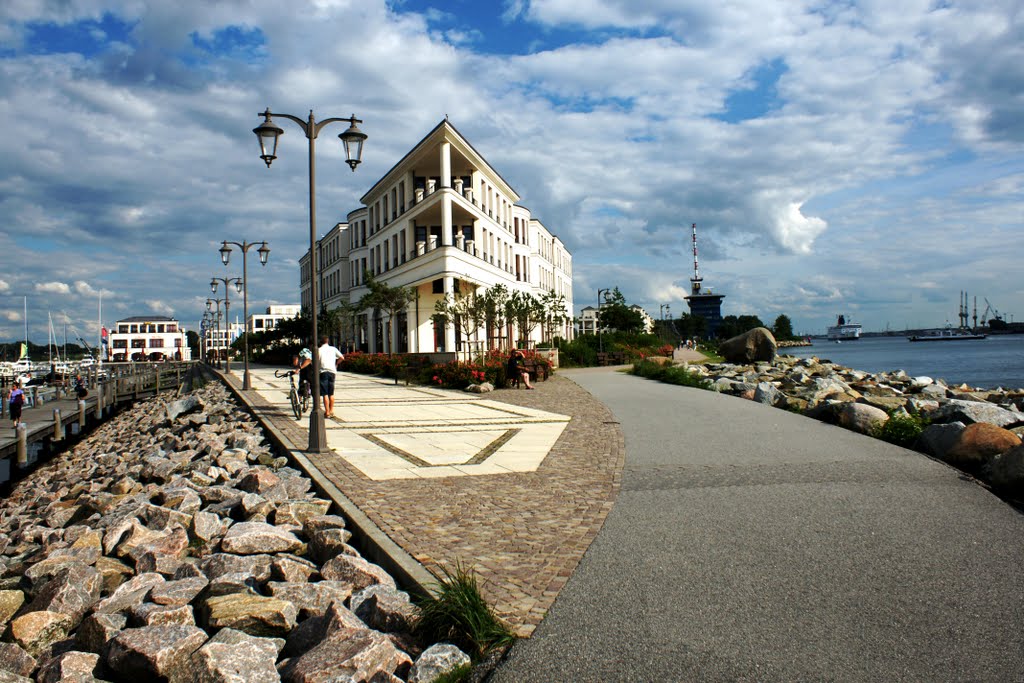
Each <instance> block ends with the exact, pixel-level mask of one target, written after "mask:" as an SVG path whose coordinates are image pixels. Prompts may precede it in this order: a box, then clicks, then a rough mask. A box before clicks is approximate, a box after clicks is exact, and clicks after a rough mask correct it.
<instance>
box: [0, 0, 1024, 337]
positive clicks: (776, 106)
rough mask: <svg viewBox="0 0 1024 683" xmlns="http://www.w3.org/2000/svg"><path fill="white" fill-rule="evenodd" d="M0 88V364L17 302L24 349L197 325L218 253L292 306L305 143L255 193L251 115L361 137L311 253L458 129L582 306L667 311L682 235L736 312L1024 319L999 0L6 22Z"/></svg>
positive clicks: (682, 278)
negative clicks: (402, 169)
mask: <svg viewBox="0 0 1024 683" xmlns="http://www.w3.org/2000/svg"><path fill="white" fill-rule="evenodd" d="M0 94H2V97H0V114H2V115H3V116H2V119H3V121H4V122H5V133H6V135H5V142H6V144H7V150H6V154H4V155H3V157H2V158H0V207H2V209H3V215H4V216H5V219H6V221H5V229H4V230H2V231H0V340H3V341H9V340H15V339H20V338H21V337H22V335H23V332H22V330H23V325H24V321H23V319H22V301H23V297H27V298H28V309H29V320H28V325H29V334H30V336H31V337H32V338H33V339H34V340H36V341H40V342H42V341H45V339H46V336H47V314H48V313H50V314H51V315H52V316H53V317H54V320H55V321H56V324H57V325H58V327H62V323H63V322H64V321H65V320H66V321H67V322H68V323H69V325H70V327H71V329H73V330H77V331H79V332H81V334H83V335H84V336H86V337H87V338H90V339H94V338H95V334H96V325H97V322H96V318H97V308H98V304H99V300H100V297H101V296H102V299H103V321H104V323H106V324H111V323H112V322H113V321H114V320H116V319H117V318H119V317H125V316H129V315H147V314H163V315H173V316H175V317H178V318H179V319H181V320H182V321H184V322H185V324H186V325H190V326H194V325H196V324H197V321H198V319H199V317H200V316H201V314H202V311H203V309H204V304H205V300H206V297H207V296H208V293H209V284H208V283H209V281H210V278H211V276H218V277H224V276H236V275H238V274H240V264H239V263H238V260H237V258H236V259H235V261H233V263H232V265H231V267H229V268H225V267H224V266H222V265H221V264H220V261H219V257H218V254H217V247H218V245H219V243H220V241H221V240H223V239H229V240H235V241H242V240H249V241H253V240H262V239H266V240H267V241H268V243H269V245H270V247H271V250H272V252H271V257H270V263H269V264H268V265H267V267H265V268H261V267H259V266H258V265H256V264H255V259H253V260H254V263H253V264H250V266H252V267H251V268H250V274H249V275H250V277H249V280H250V284H249V294H250V308H251V309H256V310H258V309H261V308H263V307H265V306H266V305H268V304H270V303H289V302H294V301H297V299H298V268H297V260H298V258H299V257H300V256H301V254H302V253H303V251H304V249H305V245H306V243H307V240H308V233H307V227H306V226H307V224H306V210H307V207H306V182H307V181H306V169H305V154H304V152H305V149H304V145H303V144H301V143H302V142H303V141H302V139H301V136H300V134H299V132H298V130H297V129H295V130H292V131H289V132H288V134H287V135H286V137H285V138H283V139H282V143H281V149H280V152H279V160H278V161H277V162H275V164H274V166H273V168H272V169H271V170H269V171H268V170H267V169H266V167H265V166H264V165H263V163H262V162H261V161H260V160H259V158H258V154H257V147H256V141H255V139H254V136H253V135H252V133H251V129H252V128H253V127H254V126H255V125H257V123H258V122H259V119H258V117H257V116H256V114H257V112H258V111H261V110H263V109H264V108H265V107H267V106H270V107H272V108H273V109H274V110H275V111H285V112H290V113H293V114H297V115H304V114H305V113H306V112H308V111H309V110H310V109H314V110H315V112H316V113H317V115H318V117H321V118H323V117H327V116H347V115H348V114H350V113H353V112H354V113H356V115H357V116H359V117H360V118H362V119H363V120H364V124H363V126H362V128H363V129H364V131H365V132H366V133H367V134H368V135H369V136H370V137H369V140H368V141H367V144H366V149H365V153H364V163H363V164H362V166H360V167H359V169H358V171H357V172H356V173H354V174H353V173H351V172H349V171H348V169H347V167H345V166H344V164H343V160H342V159H341V150H340V145H338V146H330V145H326V144H323V145H321V146H320V148H319V150H318V151H319V158H318V188H317V189H318V195H317V198H318V213H319V220H320V227H321V229H322V230H326V229H328V228H329V227H330V226H331V225H333V223H334V222H336V221H338V220H341V219H342V218H343V217H344V216H345V214H346V213H347V212H348V211H350V210H352V209H353V208H355V207H356V206H357V205H358V197H359V196H361V195H362V194H363V193H364V192H365V191H366V190H367V189H368V188H369V187H370V186H371V185H372V184H373V183H374V181H375V180H377V179H378V178H379V177H380V176H381V175H382V174H383V173H384V172H386V171H387V169H389V168H390V167H391V166H392V165H393V164H394V163H395V162H396V161H397V160H398V159H400V158H401V157H402V155H403V154H404V153H405V152H406V151H408V149H409V148H410V147H411V146H412V145H413V144H415V143H416V142H417V141H418V140H420V139H421V138H422V136H423V135H424V134H425V133H426V132H427V131H429V130H430V129H431V128H433V126H434V125H436V124H437V122H438V121H439V120H441V119H442V118H443V117H444V116H446V115H447V116H449V118H450V120H451V121H452V122H453V123H454V124H455V125H456V127H457V128H458V129H459V130H460V131H461V132H462V133H463V134H465V135H466V136H467V138H469V140H470V141H471V142H472V143H473V145H474V146H475V147H476V148H477V149H478V150H479V151H480V152H481V153H482V154H483V155H484V156H485V157H486V158H487V159H488V161H490V162H491V164H492V165H493V166H494V167H495V168H497V169H498V171H499V172H500V173H501V174H502V176H503V177H505V178H506V179H507V180H508V181H509V182H510V183H511V184H512V186H513V187H515V188H516V190H517V191H518V192H519V194H520V195H521V196H522V197H523V204H525V205H526V206H528V207H529V208H530V209H531V210H532V211H533V213H534V215H535V216H536V217H538V218H540V220H542V221H543V222H544V224H545V225H546V226H548V227H549V228H550V229H551V230H552V231H553V232H555V233H556V234H558V235H559V237H561V239H562V240H563V241H564V242H565V244H566V245H567V246H568V248H569V249H570V250H571V251H572V253H573V256H574V275H575V279H574V294H575V300H576V307H577V309H578V308H580V307H582V306H584V305H588V304H591V303H592V302H593V301H594V300H595V298H596V292H597V289H598V288H604V287H616V286H617V287H619V288H620V290H621V291H622V292H623V293H624V294H625V296H626V298H627V300H628V301H629V302H630V303H638V304H640V305H642V306H644V307H645V308H646V309H647V310H648V312H649V313H651V314H652V315H654V316H655V317H657V315H658V311H659V308H660V306H661V305H663V304H669V305H670V306H671V310H672V311H673V312H675V313H679V312H681V311H684V310H686V309H685V302H684V301H683V296H685V294H686V293H687V289H688V284H689V283H688V278H689V277H690V275H691V269H692V263H691V258H690V253H689V226H690V224H691V223H697V224H698V227H699V231H700V240H701V241H700V252H701V274H702V275H703V276H704V277H705V283H706V284H709V285H710V286H712V287H713V288H714V289H715V291H719V292H723V293H725V294H726V299H725V302H724V306H723V312H724V313H726V314H730V313H731V314H737V315H740V314H756V315H759V316H761V318H762V319H764V320H765V321H766V322H771V321H772V320H774V318H775V317H776V316H777V315H778V314H780V313H785V314H787V315H789V316H790V317H791V318H792V320H793V322H794V326H795V327H796V329H797V330H798V331H806V332H822V331H823V330H824V328H825V326H826V325H828V324H830V323H831V322H832V321H833V320H834V318H835V316H836V315H837V314H839V313H845V314H846V315H847V317H848V318H853V319H855V320H857V321H860V322H862V323H863V324H864V325H865V327H866V328H867V329H876V330H877V329H885V328H886V327H887V326H889V327H891V328H896V329H899V328H902V327H904V326H911V327H917V326H927V325H940V324H942V323H944V322H945V321H946V320H950V321H955V320H956V313H957V303H958V296H959V292H960V290H962V289H966V290H968V292H969V293H970V294H971V295H972V297H973V296H974V295H977V296H978V297H979V301H982V299H983V297H987V298H988V299H989V300H990V301H991V302H992V303H993V304H994V305H995V306H996V307H997V308H998V309H999V310H1000V311H1002V312H1003V313H1005V314H1006V315H1007V316H1011V315H1013V316H1016V317H1015V319H1018V320H1019V319H1022V318H1024V306H1022V305H1021V301H1022V294H1024V268H1021V267H1020V266H1019V259H1020V252H1021V249H1020V247H1021V246H1022V241H1024V240H1022V236H1021V235H1022V227H1024V226H1022V220H1024V155H1022V152H1024V14H1022V11H1021V9H1020V5H1019V3H1018V2H1013V1H1010V0H995V1H985V2H982V1H978V2H942V3H938V2H933V1H931V0H921V1H918V0H908V1H905V2H901V3H881V2H849V1H844V2H837V3H828V2H825V3H822V2H819V1H817V0H815V1H814V2H810V1H808V2H799V1H797V2H764V1H763V0H734V1H732V2H729V3H706V2H696V1H694V2H689V1H685V0H506V1H505V2H495V3H480V2H471V1H469V0H450V1H448V2H444V3H438V2H430V1H429V0H392V1H391V2H378V1H370V0H320V1H318V2H315V3H302V2H296V3H292V4H291V5H288V6H287V9H285V8H284V6H282V5H281V4H280V3H271V2H262V1H260V0H257V1H255V2H253V1H245V0H223V1H221V2H216V3H209V2H187V1H186V2H179V3H139V2H136V1H134V0H132V1H129V0H123V1H114V0H69V1H68V2H62V3H51V2H44V1H43V0H21V1H19V2H14V3H4V4H3V6H2V7H0ZM326 139H332V140H333V136H330V137H329V138H326ZM235 303H240V302H235ZM982 307H983V306H982ZM236 310H237V311H238V312H239V313H240V306H233V307H232V311H233V312H235V311H236Z"/></svg>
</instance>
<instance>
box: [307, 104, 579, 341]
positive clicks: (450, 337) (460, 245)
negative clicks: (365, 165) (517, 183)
mask: <svg viewBox="0 0 1024 683" xmlns="http://www.w3.org/2000/svg"><path fill="white" fill-rule="evenodd" d="M519 200H520V197H519V195H518V194H517V193H516V191H515V190H514V189H512V187H511V186H510V185H509V184H508V183H507V182H506V180H505V179H504V178H502V177H501V175H500V174H499V173H498V172H497V171H496V170H494V169H493V168H492V167H491V166H490V164H489V163H488V162H487V161H486V160H485V159H484V158H483V157H482V156H481V155H480V153H479V152H477V151H476V149H474V148H473V146H472V145H471V144H470V143H469V141H468V140H466V139H465V138H464V137H463V136H462V134H461V133H459V131H457V130H456V129H455V127H454V126H452V125H451V123H449V122H448V120H447V119H445V120H443V121H441V122H440V123H439V124H438V125H437V126H436V127H435V128H434V129H433V130H432V131H430V132H429V133H428V134H427V135H426V137H424V138H423V139H422V140H421V141H420V142H419V143H417V144H416V146H415V147H413V148H412V150H410V151H409V153H408V154H406V155H405V156H404V157H403V158H402V159H401V160H400V161H399V162H398V163H397V164H395V165H394V166H393V167H392V168H391V170H389V171H388V172H387V173H386V174H385V175H384V176H383V177H382V178H380V179H379V180H378V181H377V182H376V183H375V184H374V185H373V187H371V188H370V190H369V191H368V192H367V193H366V194H365V195H363V197H362V198H361V202H362V204H363V206H362V207H360V208H358V209H356V210H354V211H352V212H350V213H349V214H348V216H347V221H346V222H344V223H338V224H336V225H335V226H334V227H333V228H332V229H331V230H330V231H329V232H328V233H327V234H326V235H324V236H323V237H322V238H321V239H320V240H319V241H318V242H317V245H316V250H317V253H316V255H315V256H316V258H317V272H318V275H319V278H318V282H317V288H318V290H319V292H318V294H319V299H320V301H321V302H322V303H323V305H325V306H326V307H327V308H336V307H338V306H339V305H340V304H342V303H343V302H344V303H356V302H358V301H359V300H360V298H361V297H362V296H363V295H365V294H367V293H368V292H369V288H368V287H367V285H366V276H367V275H370V276H372V277H374V278H375V279H376V280H377V281H378V282H382V283H384V284H387V285H389V286H391V287H412V288H413V289H414V290H415V291H416V299H415V300H414V301H413V302H412V303H411V304H410V305H409V306H408V307H407V308H406V309H405V310H404V311H402V312H401V313H400V314H399V315H397V316H395V318H396V319H395V320H389V319H388V316H387V313H385V312H382V311H373V310H365V311H359V312H357V313H356V314H355V320H354V322H355V325H354V328H355V339H352V340H339V341H341V342H342V343H343V344H344V345H348V344H351V345H353V346H355V347H356V348H359V349H362V350H366V351H376V352H380V351H385V350H394V351H397V352H413V353H427V352H433V351H459V350H465V349H468V348H469V344H468V342H470V341H475V340H481V341H480V342H479V343H484V342H482V340H483V339H485V338H486V337H487V336H488V331H486V330H483V329H482V328H481V329H480V330H476V331H468V332H466V331H465V330H462V329H461V326H458V325H455V324H453V322H452V321H449V322H448V323H447V324H442V323H440V322H439V321H435V318H434V304H435V303H436V302H437V301H439V300H443V299H444V298H445V296H446V295H455V294H466V293H468V292H476V293H481V294H482V293H483V292H484V291H486V290H487V289H489V288H491V287H493V286H495V285H499V284H500V285H504V286H505V288H506V289H507V290H508V291H509V292H510V293H511V292H516V291H520V292H527V293H529V294H532V295H534V296H536V297H538V298H539V297H541V296H543V295H545V294H547V293H549V292H551V291H554V292H555V293H556V294H557V295H561V296H563V297H564V301H565V308H564V311H563V312H562V313H563V315H564V319H565V322H564V323H562V324H560V325H558V326H556V328H555V329H553V330H551V329H545V326H544V325H537V327H536V328H535V329H533V330H532V331H531V332H530V334H529V340H528V343H533V344H535V343H537V342H541V341H546V340H545V339H544V336H545V334H546V333H547V332H549V331H550V333H551V334H552V335H553V336H558V337H563V338H566V339H570V338H572V324H571V315H572V313H571V312H572V310H573V302H572V256H571V255H570V253H569V251H568V250H567V249H566V248H565V245H563V244H562V242H561V240H560V239H559V238H558V237H557V236H555V235H554V234H552V233H551V232H550V231H549V230H548V229H547V228H546V227H544V225H543V224H542V223H541V222H540V221H539V220H537V219H536V218H534V217H533V216H532V215H531V213H530V210H529V209H527V208H526V207H524V206H521V205H519V204H518V203H517V202H519ZM299 286H300V292H301V301H302V305H303V306H306V307H310V305H311V296H310V294H311V287H310V253H309V252H308V251H307V252H306V254H305V255H304V256H303V257H302V258H301V259H300V261H299ZM489 332H490V335H492V337H491V342H492V344H495V345H503V344H505V343H507V342H508V341H509V340H512V341H517V340H519V339H520V337H521V336H525V335H522V334H520V332H519V331H518V330H515V329H514V324H510V325H508V326H507V328H505V329H502V330H491V331H489ZM464 333H465V334H466V336H467V337H468V338H465V339H464V338H462V335H463V334H464ZM386 340H389V341H390V343H386Z"/></svg>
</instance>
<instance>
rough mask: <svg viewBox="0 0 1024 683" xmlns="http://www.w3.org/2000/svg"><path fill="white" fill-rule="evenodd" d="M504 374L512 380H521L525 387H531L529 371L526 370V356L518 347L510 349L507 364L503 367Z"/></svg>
mask: <svg viewBox="0 0 1024 683" xmlns="http://www.w3.org/2000/svg"><path fill="white" fill-rule="evenodd" d="M505 375H506V377H508V379H510V380H511V381H513V382H517V383H519V382H521V383H523V384H525V385H526V388H527V389H533V385H532V384H530V373H529V372H528V371H527V370H526V356H524V355H523V352H522V351H520V350H519V349H512V353H511V355H509V357H508V366H507V367H506V368H505Z"/></svg>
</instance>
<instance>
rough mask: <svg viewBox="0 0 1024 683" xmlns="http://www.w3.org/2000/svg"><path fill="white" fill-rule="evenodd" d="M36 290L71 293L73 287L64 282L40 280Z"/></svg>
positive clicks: (50, 292) (51, 292)
mask: <svg viewBox="0 0 1024 683" xmlns="http://www.w3.org/2000/svg"><path fill="white" fill-rule="evenodd" d="M35 289H36V291H37V292H43V293H49V294H70V293H71V288H70V287H68V285H67V284H66V283H64V282H40V283H37V284H36V288H35Z"/></svg>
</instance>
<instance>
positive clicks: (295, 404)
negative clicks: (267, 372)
mask: <svg viewBox="0 0 1024 683" xmlns="http://www.w3.org/2000/svg"><path fill="white" fill-rule="evenodd" d="M274 377H277V378H281V377H287V378H288V383H289V384H290V385H291V386H290V388H289V389H288V402H289V403H290V404H291V406H292V412H293V413H295V419H296V420H299V419H301V418H302V413H304V412H305V411H306V410H308V409H309V396H308V395H307V393H306V391H303V392H302V398H301V399H300V398H299V392H298V390H297V389H296V388H295V370H286V371H285V372H284V373H283V374H281V373H280V372H279V371H278V370H275V371H274ZM303 384H305V382H303Z"/></svg>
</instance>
